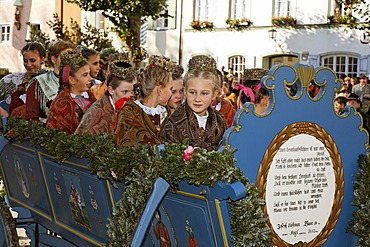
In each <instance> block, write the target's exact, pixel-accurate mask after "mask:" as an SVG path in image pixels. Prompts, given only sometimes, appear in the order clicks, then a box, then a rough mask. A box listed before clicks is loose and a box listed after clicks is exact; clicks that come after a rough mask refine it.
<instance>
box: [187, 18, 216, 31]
mask: <svg viewBox="0 0 370 247" xmlns="http://www.w3.org/2000/svg"><path fill="white" fill-rule="evenodd" d="M190 26H191V27H192V28H193V29H194V30H196V31H204V30H205V31H212V30H213V29H214V28H215V26H214V25H213V22H212V21H200V20H194V21H192V22H191V23H190Z"/></svg>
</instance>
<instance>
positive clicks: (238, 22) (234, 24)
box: [225, 18, 253, 31]
mask: <svg viewBox="0 0 370 247" xmlns="http://www.w3.org/2000/svg"><path fill="white" fill-rule="evenodd" d="M225 22H226V24H227V28H228V29H229V30H235V31H243V30H246V29H248V28H249V27H250V26H252V25H253V22H252V21H251V20H249V19H247V18H242V19H234V20H232V19H230V18H229V19H226V21H225Z"/></svg>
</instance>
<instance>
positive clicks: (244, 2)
mask: <svg viewBox="0 0 370 247" xmlns="http://www.w3.org/2000/svg"><path fill="white" fill-rule="evenodd" d="M250 5H251V2H250V0H233V1H232V5H231V19H243V18H250Z"/></svg>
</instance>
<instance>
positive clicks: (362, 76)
mask: <svg viewBox="0 0 370 247" xmlns="http://www.w3.org/2000/svg"><path fill="white" fill-rule="evenodd" d="M359 78H360V79H365V78H367V76H366V75H365V74H364V73H361V74H360V76H359Z"/></svg>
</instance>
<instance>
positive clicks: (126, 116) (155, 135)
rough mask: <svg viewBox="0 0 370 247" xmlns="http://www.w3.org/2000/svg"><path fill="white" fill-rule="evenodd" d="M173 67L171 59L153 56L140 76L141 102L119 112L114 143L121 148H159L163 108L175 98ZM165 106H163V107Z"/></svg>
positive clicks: (139, 96)
mask: <svg viewBox="0 0 370 247" xmlns="http://www.w3.org/2000/svg"><path fill="white" fill-rule="evenodd" d="M172 69H173V63H172V61H171V60H170V59H168V58H166V57H163V56H157V55H152V56H151V57H150V58H149V65H148V66H147V67H146V68H145V69H143V70H142V71H141V73H140V75H139V76H138V78H137V80H138V82H137V84H136V85H135V86H136V87H135V88H137V99H136V100H130V101H128V102H126V103H125V105H124V106H123V107H122V108H121V110H120V111H119V112H118V122H117V128H116V130H115V134H114V139H115V141H116V144H117V146H125V147H129V146H134V145H136V144H159V143H161V140H160V138H159V132H160V129H161V127H162V126H163V123H164V122H165V120H164V122H163V123H162V124H161V115H162V114H163V113H164V111H166V110H164V108H163V107H162V106H165V105H167V102H168V100H169V98H170V97H171V95H172V93H171V89H172V78H171V72H172ZM161 105H162V106H161Z"/></svg>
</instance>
